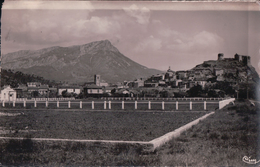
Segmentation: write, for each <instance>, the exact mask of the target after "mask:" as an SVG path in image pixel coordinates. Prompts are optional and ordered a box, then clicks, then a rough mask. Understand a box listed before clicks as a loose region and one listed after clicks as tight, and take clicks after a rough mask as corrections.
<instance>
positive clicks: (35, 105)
mask: <svg viewBox="0 0 260 167" xmlns="http://www.w3.org/2000/svg"><path fill="white" fill-rule="evenodd" d="M34 107H35V108H36V107H37V103H36V100H35V101H34Z"/></svg>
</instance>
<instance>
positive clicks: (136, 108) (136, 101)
mask: <svg viewBox="0 0 260 167" xmlns="http://www.w3.org/2000/svg"><path fill="white" fill-rule="evenodd" d="M135 109H137V101H135Z"/></svg>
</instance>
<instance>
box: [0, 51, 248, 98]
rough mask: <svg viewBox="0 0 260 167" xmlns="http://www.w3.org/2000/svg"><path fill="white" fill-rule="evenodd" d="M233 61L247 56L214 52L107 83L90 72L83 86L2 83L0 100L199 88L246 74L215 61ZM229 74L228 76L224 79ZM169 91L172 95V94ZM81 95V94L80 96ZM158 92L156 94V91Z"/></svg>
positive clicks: (181, 90)
mask: <svg viewBox="0 0 260 167" xmlns="http://www.w3.org/2000/svg"><path fill="white" fill-rule="evenodd" d="M230 61H236V62H240V64H242V65H243V66H245V65H250V57H249V56H242V55H238V54H235V56H234V58H224V55H223V54H222V53H220V54H218V60H217V61H216V60H209V61H205V62H204V63H203V64H202V65H198V66H196V67H195V68H193V69H191V70H187V71H172V70H171V68H170V67H169V69H168V70H167V71H166V73H163V74H157V75H153V76H151V77H149V78H146V79H144V78H140V79H136V80H134V81H125V82H123V83H116V84H108V83H105V82H102V80H101V76H100V75H95V76H94V82H89V83H86V85H84V86H75V85H73V86H72V85H63V86H57V87H49V85H43V84H41V83H39V82H28V83H27V85H19V87H17V88H10V86H6V87H4V88H3V90H2V91H1V100H9V101H10V100H11V101H12V100H15V98H32V97H64V96H65V97H80V98H82V97H103V96H129V97H135V96H141V95H142V96H145V93H144V92H149V90H151V89H153V90H154V89H157V90H159V91H172V92H174V93H177V92H187V91H188V90H189V89H190V88H192V87H194V86H196V85H201V87H202V89H205V87H207V86H209V87H210V86H212V85H214V84H215V83H216V82H218V81H230V82H234V80H232V76H233V77H234V76H236V77H237V78H242V79H243V78H246V77H247V72H246V71H238V70H237V68H232V67H230V68H226V67H225V68H220V67H221V66H219V65H216V64H223V63H225V62H230ZM229 78H231V79H230V80H228V79H229ZM174 93H172V96H174ZM80 95H81V96H80ZM157 96H158V94H157Z"/></svg>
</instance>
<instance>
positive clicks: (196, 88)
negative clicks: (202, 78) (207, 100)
mask: <svg viewBox="0 0 260 167" xmlns="http://www.w3.org/2000/svg"><path fill="white" fill-rule="evenodd" d="M201 92H202V86H201V85H197V86H193V87H192V88H190V90H188V94H189V96H191V97H198V96H200V94H201Z"/></svg>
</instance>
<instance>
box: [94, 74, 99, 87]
mask: <svg viewBox="0 0 260 167" xmlns="http://www.w3.org/2000/svg"><path fill="white" fill-rule="evenodd" d="M94 83H95V85H97V86H100V75H94Z"/></svg>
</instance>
